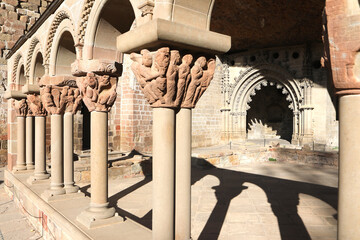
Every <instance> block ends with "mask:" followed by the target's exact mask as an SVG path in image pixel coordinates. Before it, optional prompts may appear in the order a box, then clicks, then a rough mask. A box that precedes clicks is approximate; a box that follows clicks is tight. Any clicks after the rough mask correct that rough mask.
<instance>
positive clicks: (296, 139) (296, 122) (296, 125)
mask: <svg viewBox="0 0 360 240" xmlns="http://www.w3.org/2000/svg"><path fill="white" fill-rule="evenodd" d="M293 114H294V115H293V135H292V139H291V144H296V145H298V144H299V112H298V111H294V113H293Z"/></svg>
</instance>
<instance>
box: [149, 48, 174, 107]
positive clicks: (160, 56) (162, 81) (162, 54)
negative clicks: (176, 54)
mask: <svg viewBox="0 0 360 240" xmlns="http://www.w3.org/2000/svg"><path fill="white" fill-rule="evenodd" d="M169 61H170V49H169V48H168V47H164V48H160V49H159V50H158V51H157V52H156V54H155V61H154V68H155V70H156V71H157V72H159V76H158V77H157V78H156V80H155V81H152V90H153V91H154V93H155V95H156V96H157V97H158V98H159V99H160V102H161V103H162V104H164V103H165V99H164V95H165V91H166V70H167V68H168V66H169Z"/></svg>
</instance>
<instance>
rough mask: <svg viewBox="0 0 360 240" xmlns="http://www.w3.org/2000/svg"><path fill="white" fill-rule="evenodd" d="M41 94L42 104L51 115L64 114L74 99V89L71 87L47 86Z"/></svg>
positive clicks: (42, 89)
mask: <svg viewBox="0 0 360 240" xmlns="http://www.w3.org/2000/svg"><path fill="white" fill-rule="evenodd" d="M40 93H41V102H42V104H43V106H44V107H45V109H46V111H47V112H48V113H49V114H64V112H65V110H67V109H68V108H69V105H71V103H70V102H72V100H73V98H74V89H73V88H70V87H69V86H64V87H59V86H54V85H46V86H45V87H42V88H41V90H40ZM70 108H71V110H72V107H70Z"/></svg>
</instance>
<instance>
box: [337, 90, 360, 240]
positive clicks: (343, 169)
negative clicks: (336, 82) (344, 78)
mask: <svg viewBox="0 0 360 240" xmlns="http://www.w3.org/2000/svg"><path fill="white" fill-rule="evenodd" d="M339 132H340V139H339V142H340V146H339V149H340V154H339V208H338V214H339V217H338V239H339V240H343V239H360V228H359V223H360V213H359V209H360V202H359V201H357V199H358V198H359V196H360V147H359V146H360V94H359V95H345V96H341V97H340V99H339Z"/></svg>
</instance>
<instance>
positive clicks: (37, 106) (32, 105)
mask: <svg viewBox="0 0 360 240" xmlns="http://www.w3.org/2000/svg"><path fill="white" fill-rule="evenodd" d="M27 103H28V107H29V109H30V110H31V112H32V113H33V115H34V116H46V114H47V112H46V110H45V108H44V106H43V104H42V102H41V97H40V95H35V94H28V95H27Z"/></svg>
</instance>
